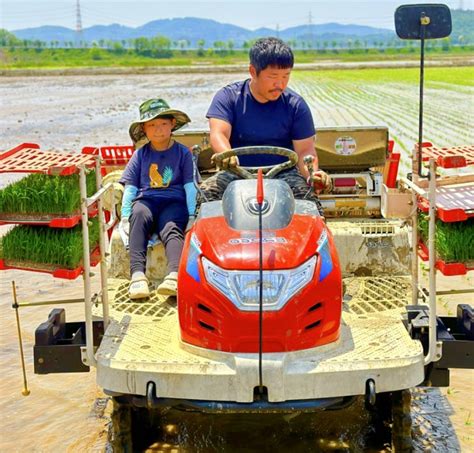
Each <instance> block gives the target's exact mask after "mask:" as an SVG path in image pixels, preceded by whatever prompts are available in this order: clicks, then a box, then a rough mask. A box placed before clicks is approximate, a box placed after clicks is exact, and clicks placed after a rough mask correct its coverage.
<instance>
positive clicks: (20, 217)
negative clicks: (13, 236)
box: [0, 204, 99, 228]
mask: <svg viewBox="0 0 474 453" xmlns="http://www.w3.org/2000/svg"><path fill="white" fill-rule="evenodd" d="M88 212H89V218H93V217H95V216H96V215H97V213H98V212H99V211H98V209H97V204H94V205H92V206H90V207H89V210H88ZM80 221H81V213H80V212H77V213H75V214H71V215H67V216H64V215H63V216H61V215H59V216H55V215H54V214H43V215H40V216H36V215H35V214H31V215H30V214H4V213H1V214H0V225H7V224H18V225H41V226H48V227H50V228H72V227H74V226H76V225H77V224H78V223H79V222H80Z"/></svg>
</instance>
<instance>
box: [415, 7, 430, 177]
mask: <svg viewBox="0 0 474 453" xmlns="http://www.w3.org/2000/svg"><path fill="white" fill-rule="evenodd" d="M429 23H430V18H429V17H427V16H425V13H421V17H420V26H421V30H420V35H421V40H420V46H421V56H420V103H419V105H420V108H419V114H418V149H417V154H418V156H417V160H418V176H419V177H420V178H426V177H427V175H423V174H422V171H423V168H422V153H423V147H422V145H423V85H424V81H425V35H426V26H427V25H429Z"/></svg>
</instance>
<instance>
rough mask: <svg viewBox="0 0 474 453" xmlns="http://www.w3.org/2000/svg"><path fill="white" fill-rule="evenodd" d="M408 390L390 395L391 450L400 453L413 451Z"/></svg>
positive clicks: (409, 394)
mask: <svg viewBox="0 0 474 453" xmlns="http://www.w3.org/2000/svg"><path fill="white" fill-rule="evenodd" d="M410 408H411V393H410V390H400V391H398V392H393V393H392V450H393V451H395V452H400V453H402V452H403V453H408V452H411V451H413V438H412V432H411V428H412V420H411V414H410Z"/></svg>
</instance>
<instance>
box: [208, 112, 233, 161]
mask: <svg viewBox="0 0 474 453" xmlns="http://www.w3.org/2000/svg"><path fill="white" fill-rule="evenodd" d="M209 129H210V136H211V148H212V150H213V151H214V153H221V152H222V151H227V150H228V149H231V146H230V134H231V133H232V126H231V125H230V124H229V123H228V122H227V121H224V120H221V119H219V118H209Z"/></svg>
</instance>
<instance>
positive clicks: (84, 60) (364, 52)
mask: <svg viewBox="0 0 474 453" xmlns="http://www.w3.org/2000/svg"><path fill="white" fill-rule="evenodd" d="M294 53H295V61H296V62H297V63H319V62H323V61H334V62H336V61H343V62H350V61H354V62H357V61H393V60H418V59H419V56H418V49H416V48H412V49H411V50H409V49H406V48H405V49H384V50H383V51H381V50H379V49H358V50H353V51H352V52H349V51H348V50H346V49H344V50H340V51H337V52H335V51H331V50H325V51H323V50H306V51H304V50H295V51H294ZM473 54H474V46H466V47H465V48H464V49H463V48H461V47H452V48H450V50H449V51H448V52H445V51H442V50H439V49H437V50H433V51H431V52H428V53H427V56H426V58H427V59H429V58H432V57H436V58H437V59H440V58H442V59H445V58H446V59H448V60H449V59H450V58H464V57H466V58H468V57H470V56H472V55H473ZM246 63H248V51H245V50H233V51H232V52H229V51H228V52H215V51H212V52H211V51H206V52H205V53H204V54H203V55H201V56H199V55H198V52H197V51H195V50H186V51H178V50H174V51H173V52H172V57H170V58H153V57H147V56H143V55H139V54H137V53H136V52H134V51H132V50H122V51H120V52H116V51H113V50H107V49H99V48H90V49H49V48H42V49H21V48H15V49H11V48H2V49H1V58H0V68H2V69H41V68H44V69H46V68H49V69H63V68H75V67H77V68H84V67H135V66H144V67H150V66H158V67H161V66H195V65H210V66H213V65H223V64H246Z"/></svg>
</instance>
